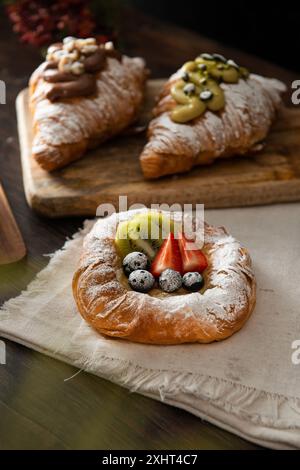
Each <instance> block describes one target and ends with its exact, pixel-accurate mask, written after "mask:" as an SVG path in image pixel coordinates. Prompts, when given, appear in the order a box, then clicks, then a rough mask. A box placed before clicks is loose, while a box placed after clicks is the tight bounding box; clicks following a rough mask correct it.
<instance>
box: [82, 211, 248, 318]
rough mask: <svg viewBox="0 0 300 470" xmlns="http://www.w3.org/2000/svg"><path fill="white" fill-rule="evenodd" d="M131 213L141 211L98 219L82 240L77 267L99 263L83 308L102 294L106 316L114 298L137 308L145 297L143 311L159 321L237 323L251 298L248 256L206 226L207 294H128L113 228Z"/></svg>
mask: <svg viewBox="0 0 300 470" xmlns="http://www.w3.org/2000/svg"><path fill="white" fill-rule="evenodd" d="M136 212H143V210H138V211H129V212H123V213H119V214H113V215H112V216H110V217H108V218H106V219H100V220H98V221H97V222H96V224H95V225H94V227H93V229H92V231H91V232H90V234H89V235H88V236H87V237H86V239H85V242H84V255H83V258H82V261H81V268H85V269H90V270H92V269H95V270H96V269H97V266H99V264H100V263H101V270H100V271H99V276H98V277H97V276H96V278H95V277H92V278H91V279H93V282H91V285H89V284H88V283H87V285H88V287H87V292H86V296H87V298H88V303H89V304H91V303H93V302H95V301H96V300H97V296H99V295H103V292H105V293H106V294H107V303H106V305H105V315H108V314H109V311H110V308H115V301H116V297H118V296H119V297H120V299H121V300H120V301H121V302H122V299H123V301H125V299H126V301H128V296H130V301H131V305H132V308H134V305H135V302H138V304H139V307H140V303H141V302H144V301H145V299H146V298H147V305H148V307H147V308H150V307H151V308H153V309H154V310H155V311H156V312H157V316H158V318H159V316H160V315H161V316H163V317H165V312H166V311H167V312H168V317H169V318H172V316H174V315H180V316H181V317H183V318H191V317H192V318H194V319H195V320H197V319H199V320H201V321H203V319H204V320H205V321H206V322H207V323H208V324H209V323H211V324H212V325H213V324H214V322H216V321H219V320H221V321H226V322H229V323H232V322H235V321H237V320H238V318H239V315H240V313H241V311H242V310H243V309H245V308H247V305H248V304H249V301H250V298H251V297H252V296H253V295H254V294H253V289H255V279H254V275H253V272H252V269H251V261H250V258H249V255H248V252H247V251H246V250H245V249H244V248H242V246H241V245H240V243H239V242H238V241H237V240H235V239H234V238H233V237H232V236H231V235H228V234H227V232H226V231H225V230H224V228H215V227H211V226H209V225H207V224H206V225H205V245H204V251H205V253H206V256H207V258H208V262H209V266H208V268H207V270H206V271H205V273H204V276H205V286H206V290H205V292H204V293H203V294H201V293H185V294H182V292H181V295H178V294H173V295H172V294H170V295H169V294H164V295H163V296H161V295H155V291H152V292H150V295H148V294H139V293H137V292H133V291H131V290H130V287H129V286H128V283H127V281H126V280H125V279H126V278H125V277H124V276H123V275H122V271H121V262H120V259H119V256H118V254H117V252H116V248H115V244H114V238H115V230H116V226H117V223H118V222H119V221H123V220H128V219H130V218H132V217H133V215H134V214H135V213H136ZM172 216H173V217H174V218H175V220H176V219H177V220H180V217H181V214H179V213H172ZM93 267H94V268H93ZM101 278H102V279H105V284H104V285H101ZM95 279H97V281H96V283H95ZM107 281H108V282H107ZM111 302H112V303H111ZM101 315H102V314H101ZM164 320H165V318H162V321H164Z"/></svg>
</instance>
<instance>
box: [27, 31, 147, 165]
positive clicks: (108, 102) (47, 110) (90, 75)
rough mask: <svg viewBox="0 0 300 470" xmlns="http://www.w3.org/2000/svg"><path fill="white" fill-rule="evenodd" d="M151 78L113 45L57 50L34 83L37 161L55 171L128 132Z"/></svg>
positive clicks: (77, 42)
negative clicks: (147, 81)
mask: <svg viewBox="0 0 300 470" xmlns="http://www.w3.org/2000/svg"><path fill="white" fill-rule="evenodd" d="M146 77H147V69H146V66H145V62H144V60H143V59H141V58H140V57H127V56H126V55H121V54H120V52H118V51H116V50H115V48H114V46H113V43H112V42H107V43H105V44H101V45H98V44H97V42H96V39H94V38H88V39H76V38H73V37H67V38H65V39H64V40H63V41H62V42H59V43H55V44H52V46H50V47H49V48H48V51H47V57H46V61H45V62H43V63H42V64H41V65H40V66H39V67H38V68H37V69H36V70H35V71H34V72H33V74H32V76H31V78H30V81H29V108H30V111H31V113H32V130H33V132H32V133H33V142H32V156H33V158H34V159H35V160H36V161H37V162H38V163H39V165H40V166H41V167H42V168H43V169H45V170H47V171H52V170H56V169H58V168H62V167H64V166H65V165H67V164H69V163H70V162H72V161H75V160H77V159H79V158H81V157H83V156H84V155H85V153H86V152H87V151H88V149H90V148H94V147H96V146H97V145H100V144H101V143H102V142H104V141H106V140H107V139H110V138H112V137H113V136H114V135H117V134H119V133H120V132H123V131H124V130H125V129H126V128H128V127H129V126H130V125H131V124H132V123H133V122H134V121H135V120H136V118H137V116H138V113H139V110H140V107H141V104H142V102H143V99H144V85H145V80H146Z"/></svg>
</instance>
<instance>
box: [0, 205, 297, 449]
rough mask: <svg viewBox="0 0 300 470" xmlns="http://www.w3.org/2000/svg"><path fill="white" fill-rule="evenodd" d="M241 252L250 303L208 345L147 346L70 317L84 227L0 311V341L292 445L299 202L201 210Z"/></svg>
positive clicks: (246, 433) (270, 442)
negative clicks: (242, 319)
mask: <svg viewBox="0 0 300 470" xmlns="http://www.w3.org/2000/svg"><path fill="white" fill-rule="evenodd" d="M206 220H207V221H208V222H209V223H213V224H215V225H224V226H225V227H226V228H227V229H228V231H229V232H230V233H231V234H232V235H233V236H235V237H236V238H238V239H239V240H241V241H242V243H243V244H244V245H245V246H247V247H248V248H249V250H250V254H251V256H252V260H253V264H254V271H255V274H256V277H257V284H258V289H257V306H256V308H255V310H254V312H253V314H252V316H251V317H250V319H249V320H248V322H247V323H246V325H245V326H244V327H243V329H242V330H241V331H240V332H238V333H236V334H235V335H233V336H232V337H231V338H229V339H227V340H225V341H222V342H220V343H213V344H209V345H201V344H190V345H179V346H152V345H142V344H135V343H130V342H128V341H124V340H119V339H109V338H106V337H104V336H101V335H100V334H98V333H97V332H96V331H94V330H93V329H92V328H91V327H90V326H89V325H87V324H86V323H85V322H84V321H83V320H82V318H81V316H80V315H79V314H78V312H77V310H76V306H75V303H74V300H73V297H72V291H71V280H72V275H73V272H74V271H75V268H76V264H77V261H78V258H79V255H80V250H81V245H82V240H83V236H84V234H85V233H86V232H87V231H88V230H89V229H90V228H91V226H92V224H93V221H87V222H86V224H85V229H84V230H83V231H80V232H78V233H77V234H75V235H74V238H73V239H72V240H69V241H67V242H66V243H65V245H64V247H63V249H62V250H60V251H57V252H56V253H54V254H53V255H52V256H51V259H50V262H49V264H48V266H47V267H46V268H45V269H44V270H42V271H41V272H40V273H39V274H38V275H37V277H36V279H35V280H34V281H33V282H32V283H31V284H30V285H29V286H28V289H27V290H26V291H25V292H23V293H22V294H21V295H20V296H19V297H17V298H15V299H11V300H9V301H8V302H6V303H5V304H4V305H3V307H2V309H1V310H0V336H2V337H4V338H9V339H11V340H13V341H16V342H19V343H21V344H24V345H25V346H27V347H30V348H33V349H35V350H37V351H40V352H42V353H44V354H48V355H50V356H53V357H55V358H57V359H60V360H62V361H65V362H68V363H70V364H73V365H75V366H76V367H78V368H80V369H85V370H87V371H89V372H91V373H93V374H96V375H99V376H101V377H104V378H106V379H108V380H111V381H113V382H115V383H118V384H120V385H122V386H124V387H127V388H128V389H130V390H133V391H136V392H139V393H142V394H144V395H147V396H150V397H153V398H155V399H158V400H163V401H164V402H165V403H168V404H170V405H174V406H177V407H180V408H183V409H185V410H188V411H190V412H191V413H193V414H195V415H197V416H199V417H201V418H203V419H205V420H207V421H210V422H211V423H214V424H216V425H218V426H220V427H222V428H224V429H227V430H229V431H231V432H233V433H236V434H238V435H239V436H241V437H244V438H246V439H248V440H250V441H252V442H255V443H258V444H261V445H263V446H267V447H270V448H276V449H294V448H300V364H297V362H298V360H297V358H298V359H299V362H300V348H299V346H298V348H299V354H298V353H297V349H293V346H294V347H295V345H296V343H295V341H297V340H300V321H299V320H300V308H299V306H300V301H299V299H300V204H285V205H276V206H264V207H255V208H243V209H222V210H209V211H206Z"/></svg>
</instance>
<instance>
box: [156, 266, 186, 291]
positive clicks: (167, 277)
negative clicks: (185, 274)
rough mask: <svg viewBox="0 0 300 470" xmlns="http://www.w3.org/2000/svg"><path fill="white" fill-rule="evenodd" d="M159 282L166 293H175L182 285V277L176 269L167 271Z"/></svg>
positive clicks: (162, 274) (160, 277)
mask: <svg viewBox="0 0 300 470" xmlns="http://www.w3.org/2000/svg"><path fill="white" fill-rule="evenodd" d="M158 282H159V286H160V288H161V289H162V290H163V291H164V292H174V291H176V290H178V289H180V287H181V285H182V280H181V275H180V273H179V272H178V271H174V269H165V270H164V271H163V272H162V273H161V275H160V276H159V280H158Z"/></svg>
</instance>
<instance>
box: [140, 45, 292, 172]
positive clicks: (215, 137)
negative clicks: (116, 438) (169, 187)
mask: <svg viewBox="0 0 300 470" xmlns="http://www.w3.org/2000/svg"><path fill="white" fill-rule="evenodd" d="M285 90H286V87H285V85H284V84H283V83H282V82H280V81H278V80H276V79H268V78H264V77H261V76H259V75H254V74H250V75H249V73H248V71H247V69H245V68H243V67H239V66H238V65H237V64H236V63H235V62H234V61H233V60H226V59H225V58H224V57H223V56H221V55H219V54H213V55H210V54H201V55H200V56H199V57H197V58H196V59H195V60H194V61H190V62H187V63H186V64H184V65H183V67H182V68H181V69H180V70H178V71H177V72H176V73H175V74H174V75H172V76H171V77H170V79H169V80H168V82H167V83H166V85H165V86H164V88H163V90H162V93H161V95H160V97H159V101H158V103H157V105H156V107H155V109H154V119H153V120H152V121H151V123H150V125H149V130H148V137H149V141H148V143H147V145H146V146H145V148H144V150H143V152H142V154H141V156H140V162H141V167H142V170H143V173H144V176H145V177H146V178H150V179H151V178H158V177H160V176H163V175H168V174H172V173H181V172H186V171H189V170H190V169H191V168H192V167H193V166H196V165H204V164H208V163H211V162H212V161H214V160H215V159H217V158H224V157H230V156H233V155H242V154H247V153H250V152H253V151H255V150H258V149H260V148H262V144H263V140H264V139H265V137H266V135H267V134H268V131H269V129H270V126H271V124H272V122H273V120H274V118H275V116H276V111H277V110H278V108H279V107H280V105H281V103H282V100H281V95H282V93H284V91H285Z"/></svg>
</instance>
